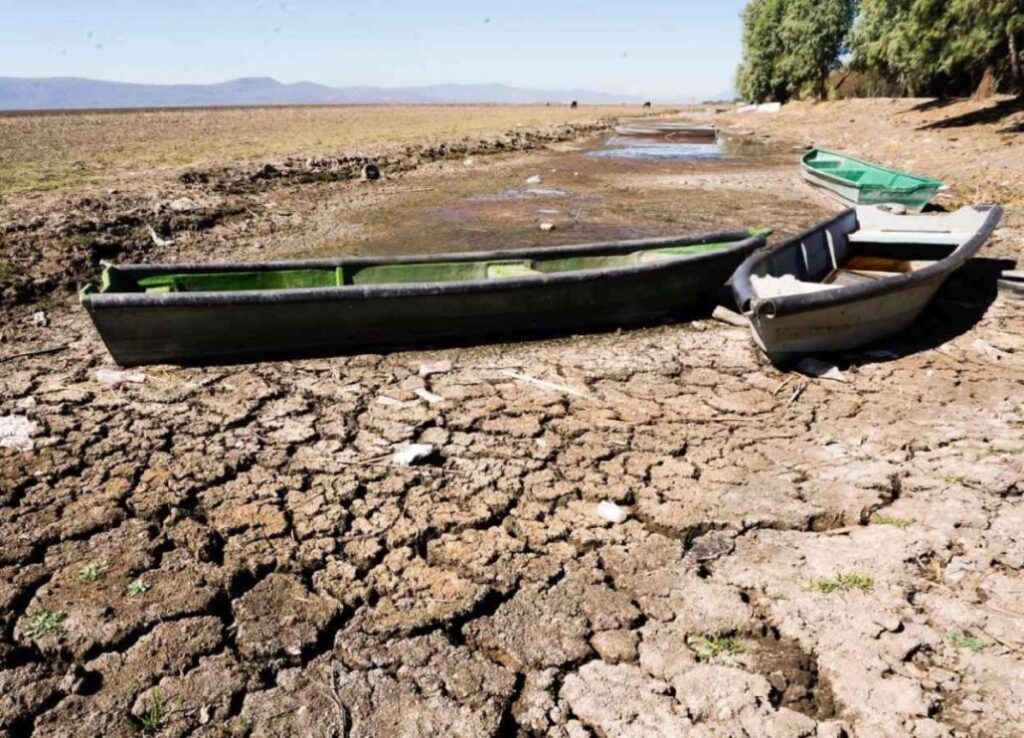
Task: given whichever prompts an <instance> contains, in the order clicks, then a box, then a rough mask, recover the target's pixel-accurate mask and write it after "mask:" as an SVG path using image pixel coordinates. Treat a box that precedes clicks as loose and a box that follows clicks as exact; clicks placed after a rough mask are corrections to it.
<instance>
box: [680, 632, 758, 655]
mask: <svg viewBox="0 0 1024 738" xmlns="http://www.w3.org/2000/svg"><path fill="white" fill-rule="evenodd" d="M687 643H688V644H689V646H690V648H692V649H693V650H694V652H695V653H696V654H697V659H698V660H699V661H711V660H712V659H714V658H715V657H717V656H738V655H739V654H741V653H746V650H747V649H746V647H745V646H744V645H743V644H742V643H740V642H739V641H737V640H736V639H735V638H722V637H718V636H693V637H691V638H690V639H689V640H688V641H687Z"/></svg>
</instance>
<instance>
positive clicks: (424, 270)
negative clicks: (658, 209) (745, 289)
mask: <svg viewBox="0 0 1024 738" xmlns="http://www.w3.org/2000/svg"><path fill="white" fill-rule="evenodd" d="M734 245H735V242H722V243H702V244H692V245H688V246H671V247H665V248H651V249H640V250H638V251H633V252H630V253H626V254H604V255H602V254H597V255H592V256H591V255H588V256H572V257H562V258H558V257H557V255H552V256H551V257H550V258H536V259H522V260H511V261H451V262H423V263H406V264H380V265H372V266H355V265H350V266H339V267H336V268H323V269H284V270H278V271H271V270H263V271H255V270H253V271H240V272H215V271H211V272H182V273H178V274H174V273H171V274H159V275H152V276H146V277H138V278H136V277H134V276H133V275H132V273H131V272H125V271H122V270H119V269H118V268H117V267H116V266H109V267H107V268H106V269H105V270H104V271H103V281H102V284H101V286H100V290H99V291H100V292H101V293H110V292H146V293H149V294H160V293H170V292H231V291H243V290H285V289H309V288H317V287H321V288H322V287H341V286H346V285H383V284H411V283H415V284H419V283H433V282H461V281H469V280H486V279H493V280H500V279H512V278H523V277H537V276H542V275H545V274H558V273H564V272H577V271H589V270H595V269H610V268H616V267H629V266H637V265H640V264H650V263H657V262H662V261H665V260H668V259H682V258H686V257H690V256H695V255H697V254H703V253H708V252H711V251H718V250H720V249H725V248H728V247H730V246H734Z"/></svg>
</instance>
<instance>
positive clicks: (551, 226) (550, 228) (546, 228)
mask: <svg viewBox="0 0 1024 738" xmlns="http://www.w3.org/2000/svg"><path fill="white" fill-rule="evenodd" d="M540 229H541V230H542V231H544V233H550V232H551V231H553V230H555V224H554V223H541V224H540Z"/></svg>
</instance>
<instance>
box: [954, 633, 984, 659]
mask: <svg viewBox="0 0 1024 738" xmlns="http://www.w3.org/2000/svg"><path fill="white" fill-rule="evenodd" d="M946 640H948V641H949V644H950V645H951V646H953V648H966V649H967V650H968V651H970V652H971V653H981V652H982V651H983V650H984V649H985V642H984V641H983V640H981V639H980V638H975V637H974V636H969V635H967V634H966V633H964V632H963V631H959V630H951V631H949V633H947V634H946Z"/></svg>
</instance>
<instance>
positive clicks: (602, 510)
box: [597, 500, 629, 524]
mask: <svg viewBox="0 0 1024 738" xmlns="http://www.w3.org/2000/svg"><path fill="white" fill-rule="evenodd" d="M597 515H598V517H599V518H602V519H603V520H607V521H608V522H609V523H616V524H617V523H624V522H626V518H628V517H629V513H627V512H626V510H625V509H624V508H621V507H619V506H618V505H616V504H615V503H614V502H611V501H609V500H605V501H604V502H602V503H601V504H599V505H598V506H597Z"/></svg>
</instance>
